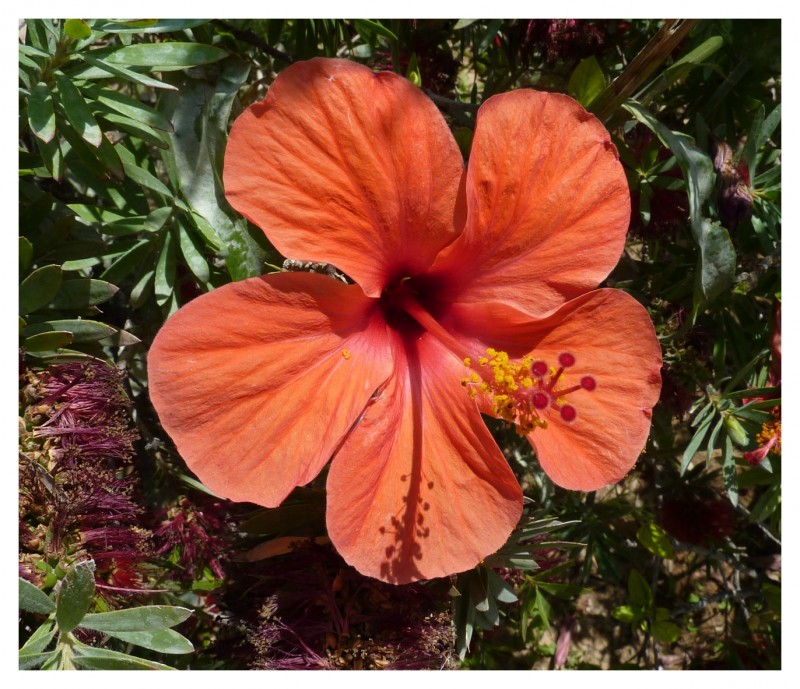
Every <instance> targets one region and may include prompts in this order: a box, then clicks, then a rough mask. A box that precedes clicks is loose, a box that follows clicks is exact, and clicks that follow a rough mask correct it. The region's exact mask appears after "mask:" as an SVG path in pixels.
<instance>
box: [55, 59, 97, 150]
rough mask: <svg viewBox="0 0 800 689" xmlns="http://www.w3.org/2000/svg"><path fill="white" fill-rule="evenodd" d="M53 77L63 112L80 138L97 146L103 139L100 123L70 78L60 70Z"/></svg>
mask: <svg viewBox="0 0 800 689" xmlns="http://www.w3.org/2000/svg"><path fill="white" fill-rule="evenodd" d="M55 77H56V84H57V85H58V95H59V99H60V101H61V105H62V106H63V107H64V114H65V115H66V116H67V119H68V120H69V122H70V124H71V125H72V126H73V127H75V131H76V132H78V134H80V136H81V138H82V139H83V140H84V141H85V142H86V143H88V144H91V145H92V146H94V147H95V148H97V147H98V146H100V144H101V143H102V141H103V132H102V130H101V129H100V125H99V124H97V120H95V119H94V115H92V111H91V110H90V109H89V106H88V105H87V104H86V101H85V100H84V98H83V96H82V95H81V92H80V91H79V90H78V88H77V87H76V86H75V84H73V83H72V80H71V79H70V78H69V77H66V76H64V75H63V74H62V73H61V72H56V74H55Z"/></svg>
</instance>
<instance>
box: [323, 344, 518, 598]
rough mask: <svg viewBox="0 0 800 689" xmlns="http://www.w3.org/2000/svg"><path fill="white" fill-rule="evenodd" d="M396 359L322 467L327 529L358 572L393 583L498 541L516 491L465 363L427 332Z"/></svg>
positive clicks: (443, 567) (514, 517)
mask: <svg viewBox="0 0 800 689" xmlns="http://www.w3.org/2000/svg"><path fill="white" fill-rule="evenodd" d="M395 356H396V362H397V364H396V368H395V372H394V375H393V377H392V378H391V380H390V382H389V384H388V385H387V387H386V389H385V390H384V391H383V393H382V395H381V397H380V398H379V399H377V400H376V401H375V402H374V403H373V404H372V405H371V406H369V407H368V408H367V410H366V412H365V414H364V417H363V419H362V421H361V423H360V424H359V426H358V427H357V428H356V429H355V430H354V431H353V433H352V434H351V435H350V436H349V437H348V439H347V441H346V442H345V443H344V445H343V446H342V448H341V450H340V451H339V453H338V454H337V455H336V457H335V458H334V460H333V463H332V464H331V468H330V471H329V473H328V534H329V535H330V537H331V540H332V541H333V543H334V545H335V546H336V548H337V550H338V551H339V552H340V553H341V554H342V556H343V557H344V558H345V560H347V562H349V563H350V564H351V565H353V566H354V567H355V568H356V569H358V570H359V571H360V572H362V573H363V574H367V575H369V576H373V577H377V578H379V579H382V580H384V581H389V582H392V583H398V584H399V583H407V582H411V581H417V580H419V579H429V578H433V577H440V576H445V575H448V574H453V573H455V572H461V571H464V570H467V569H469V568H471V567H474V566H475V565H477V564H478V563H479V562H480V561H481V559H483V558H484V557H486V556H488V555H490V554H491V553H493V552H495V551H497V550H498V549H499V548H500V547H501V546H502V545H503V544H504V543H505V541H506V540H507V538H508V535H509V534H510V532H511V531H512V529H513V528H514V527H515V526H516V524H517V522H518V520H519V518H520V515H521V512H522V492H521V490H520V487H519V485H518V483H517V481H516V479H515V477H514V474H513V472H512V471H511V469H510V468H509V466H508V463H507V462H506V461H505V459H504V458H503V456H502V454H501V453H500V451H499V449H498V447H497V445H496V444H495V442H494V440H493V439H492V437H491V435H490V434H489V432H488V430H487V429H486V426H485V425H484V423H483V421H482V420H481V418H480V415H479V414H478V412H477V410H476V408H475V405H474V403H473V402H472V401H470V400H469V398H468V397H467V395H466V394H465V393H464V390H463V389H461V387H460V384H459V382H458V381H459V379H460V377H461V376H462V375H463V364H462V363H461V362H459V361H458V359H457V358H456V357H454V356H453V355H452V354H451V353H450V352H448V351H447V350H446V349H445V348H444V347H443V346H442V345H440V344H439V343H438V342H437V341H436V340H434V339H432V338H431V337H430V336H429V335H423V337H422V338H421V339H419V340H417V341H416V342H412V341H410V340H409V341H408V342H407V343H406V345H405V349H404V346H403V345H402V344H400V345H399V346H398V352H397V353H396V355H395Z"/></svg>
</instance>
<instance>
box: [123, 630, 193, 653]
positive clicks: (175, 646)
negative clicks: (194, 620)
mask: <svg viewBox="0 0 800 689" xmlns="http://www.w3.org/2000/svg"><path fill="white" fill-rule="evenodd" d="M108 634H109V636H113V637H114V638H116V639H120V640H121V641H125V642H126V643H129V644H133V645H134V646H141V647H142V648H149V649H150V650H151V651H158V652H159V653H191V652H192V651H194V646H192V642H191V641H189V639H187V638H186V637H185V636H183V635H181V634H178V632H176V631H175V630H174V629H157V630H155V631H144V632H108Z"/></svg>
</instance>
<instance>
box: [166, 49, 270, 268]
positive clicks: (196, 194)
mask: <svg viewBox="0 0 800 689" xmlns="http://www.w3.org/2000/svg"><path fill="white" fill-rule="evenodd" d="M249 71H250V67H249V65H247V64H245V63H243V62H240V61H239V60H238V59H234V58H230V59H228V60H225V61H224V62H223V63H221V64H220V65H218V66H216V67H215V68H214V70H213V71H212V70H203V71H198V72H194V73H193V74H192V75H191V76H190V75H189V74H183V73H182V74H179V75H175V76H174V81H173V83H175V84H176V85H177V86H178V87H179V88H180V96H178V95H175V94H172V93H168V94H165V95H164V96H163V98H162V104H163V111H164V112H165V114H167V115H168V116H169V118H170V119H171V120H172V122H173V124H174V125H175V133H174V134H173V136H172V149H171V151H170V152H166V151H165V152H164V154H163V157H164V161H165V163H166V164H167V166H168V168H171V170H172V171H173V174H174V175H176V176H177V180H178V185H179V187H180V190H181V192H182V194H183V197H184V198H185V199H186V201H187V203H188V204H189V206H190V208H191V210H192V220H193V221H196V224H197V225H198V229H200V231H201V233H203V234H204V237H206V239H208V237H207V235H206V233H205V232H203V229H202V226H201V221H199V220H197V218H196V217H195V214H196V215H197V216H201V217H202V219H203V220H204V221H205V223H203V224H204V225H207V226H209V227H211V228H213V230H214V231H215V234H218V235H219V237H221V239H222V243H223V245H224V251H225V253H224V254H223V256H224V258H225V263H226V265H227V267H228V271H229V272H230V274H231V277H232V278H233V279H234V280H241V279H244V278H247V277H253V276H256V275H260V274H261V272H262V269H263V265H264V259H265V257H266V254H265V252H264V250H263V249H262V248H261V245H260V244H259V240H257V239H256V237H254V235H252V234H251V233H250V230H249V228H248V225H247V222H246V221H245V220H244V219H243V218H241V217H238V216H236V215H235V213H234V212H233V210H232V209H231V207H230V206H229V205H228V202H227V201H226V200H225V193H224V189H223V185H222V161H223V157H224V153H225V144H226V141H227V124H228V117H229V115H230V110H231V105H232V103H233V99H234V97H235V96H236V93H237V92H238V90H239V88H240V86H241V85H242V84H244V83H245V81H246V80H247V76H248V74H249ZM262 237H263V235H262ZM261 241H263V239H261Z"/></svg>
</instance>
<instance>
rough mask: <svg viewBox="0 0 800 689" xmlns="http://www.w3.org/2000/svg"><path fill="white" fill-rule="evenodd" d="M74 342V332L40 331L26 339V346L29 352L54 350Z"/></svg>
mask: <svg viewBox="0 0 800 689" xmlns="http://www.w3.org/2000/svg"><path fill="white" fill-rule="evenodd" d="M69 344H72V333H69V332H66V331H64V330H56V331H53V332H46V333H39V334H38V335H31V336H30V337H28V338H26V339H25V342H24V347H25V349H26V350H27V351H28V352H52V351H55V350H56V349H61V348H62V347H66V346H67V345H69Z"/></svg>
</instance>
